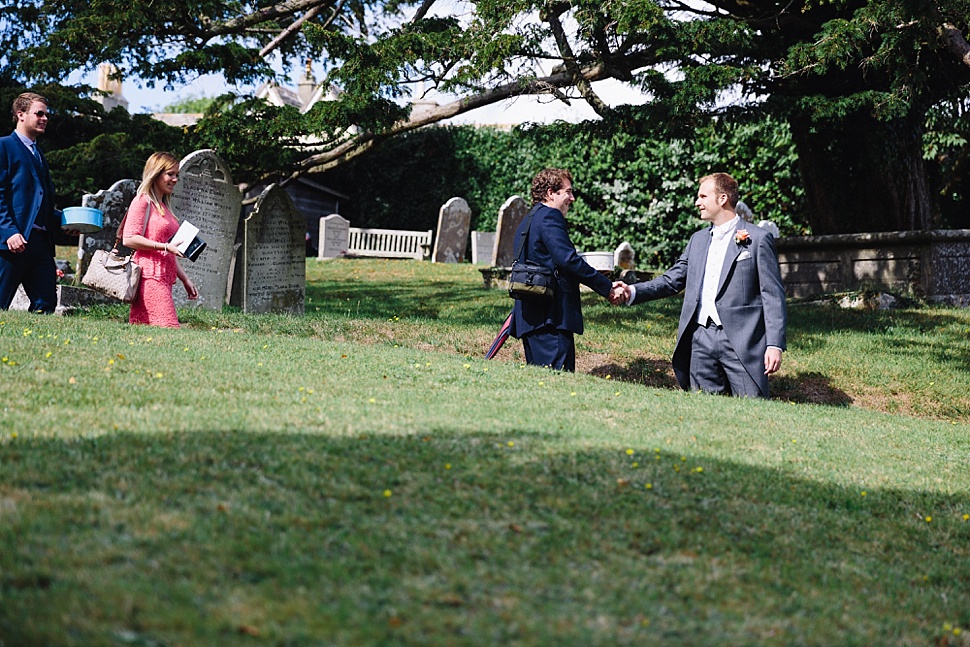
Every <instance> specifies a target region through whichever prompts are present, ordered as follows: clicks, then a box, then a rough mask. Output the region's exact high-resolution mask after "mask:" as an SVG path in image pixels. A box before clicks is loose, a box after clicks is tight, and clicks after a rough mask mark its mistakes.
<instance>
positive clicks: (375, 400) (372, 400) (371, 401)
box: [368, 398, 377, 404]
mask: <svg viewBox="0 0 970 647" xmlns="http://www.w3.org/2000/svg"><path fill="white" fill-rule="evenodd" d="M368 402H370V403H371V404H374V403H376V402H377V399H376V398H371V399H370V400H368Z"/></svg>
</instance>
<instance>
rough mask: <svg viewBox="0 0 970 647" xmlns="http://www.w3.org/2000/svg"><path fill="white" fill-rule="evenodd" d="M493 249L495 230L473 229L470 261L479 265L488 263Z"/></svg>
mask: <svg viewBox="0 0 970 647" xmlns="http://www.w3.org/2000/svg"><path fill="white" fill-rule="evenodd" d="M494 250H495V232H493V231H473V232H472V263H473V264H474V265H481V264H483V263H490V262H491V260H492V252H493V251H494Z"/></svg>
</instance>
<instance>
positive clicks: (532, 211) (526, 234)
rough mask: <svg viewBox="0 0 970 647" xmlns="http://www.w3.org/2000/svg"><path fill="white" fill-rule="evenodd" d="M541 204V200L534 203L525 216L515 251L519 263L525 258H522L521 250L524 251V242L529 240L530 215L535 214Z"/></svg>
mask: <svg viewBox="0 0 970 647" xmlns="http://www.w3.org/2000/svg"><path fill="white" fill-rule="evenodd" d="M541 206H542V203H541V202H540V203H538V204H536V205H534V206H533V207H532V209H530V210H529V213H528V214H527V215H526V217H525V218H526V221H527V222H526V225H525V229H523V230H522V240H521V241H520V243H519V249H518V251H516V252H515V260H516V261H518V262H520V263H524V262H525V259H523V258H522V254H523V252H525V247H526V243H527V242H528V240H529V232H530V230H531V229H532V216H534V215H535V213H536V211H538V210H539V207H541Z"/></svg>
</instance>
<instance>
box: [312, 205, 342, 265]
mask: <svg viewBox="0 0 970 647" xmlns="http://www.w3.org/2000/svg"><path fill="white" fill-rule="evenodd" d="M349 245H350V221H349V220H347V219H346V218H344V217H343V216H341V215H339V214H336V213H332V214H330V215H329V216H325V217H323V218H320V241H319V244H318V245H317V258H339V257H341V256H346V255H347V247H348V246H349Z"/></svg>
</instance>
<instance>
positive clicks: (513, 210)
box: [492, 195, 529, 267]
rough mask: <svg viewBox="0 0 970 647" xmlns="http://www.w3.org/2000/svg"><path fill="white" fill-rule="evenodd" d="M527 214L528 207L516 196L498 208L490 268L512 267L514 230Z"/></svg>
mask: <svg viewBox="0 0 970 647" xmlns="http://www.w3.org/2000/svg"><path fill="white" fill-rule="evenodd" d="M528 213H529V205H528V204H527V203H526V201H525V200H523V199H522V198H520V197H519V196H517V195H513V196H512V197H511V198H509V199H508V200H506V201H505V204H503V205H502V206H501V208H499V210H498V223H497V224H496V225H495V247H494V248H493V251H492V267H512V261H514V260H515V230H516V229H518V228H519V224H521V222H522V220H523V219H524V218H525V216H526V214H528Z"/></svg>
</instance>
